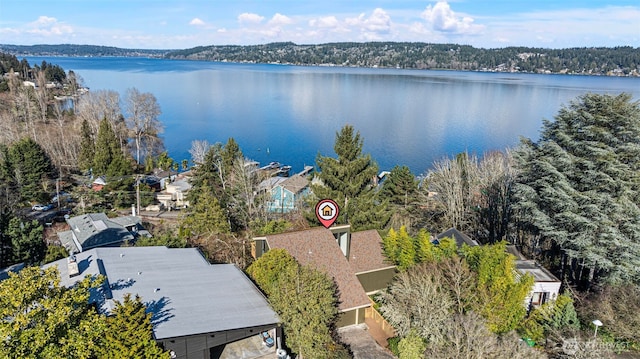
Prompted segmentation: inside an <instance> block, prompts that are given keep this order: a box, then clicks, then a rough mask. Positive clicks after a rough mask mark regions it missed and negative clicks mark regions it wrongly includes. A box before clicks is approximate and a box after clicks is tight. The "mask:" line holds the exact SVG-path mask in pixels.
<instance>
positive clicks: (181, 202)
mask: <svg viewBox="0 0 640 359" xmlns="http://www.w3.org/2000/svg"><path fill="white" fill-rule="evenodd" d="M189 190H191V183H189V180H188V179H187V178H186V177H184V178H181V177H178V178H177V179H176V180H175V181H174V182H171V183H166V188H165V190H164V191H162V192H158V193H156V199H157V200H158V201H159V202H160V203H161V204H162V206H163V207H164V208H168V209H175V208H186V207H189V200H187V195H188V193H189Z"/></svg>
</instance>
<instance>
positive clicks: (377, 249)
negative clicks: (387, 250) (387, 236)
mask: <svg viewBox="0 0 640 359" xmlns="http://www.w3.org/2000/svg"><path fill="white" fill-rule="evenodd" d="M349 256H350V258H349V263H351V267H352V268H353V270H354V271H355V272H356V273H361V272H368V271H373V270H376V269H382V268H388V267H391V266H393V264H392V263H389V262H387V260H386V258H385V257H384V255H383V254H382V238H381V237H380V235H379V234H378V231H376V230H375V229H372V230H369V231H362V232H354V233H351V249H350V251H349Z"/></svg>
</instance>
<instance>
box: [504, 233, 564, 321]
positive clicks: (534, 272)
mask: <svg viewBox="0 0 640 359" xmlns="http://www.w3.org/2000/svg"><path fill="white" fill-rule="evenodd" d="M507 252H508V253H510V254H512V255H513V256H515V257H516V270H517V271H518V273H521V274H523V275H524V274H530V275H531V276H532V277H533V280H534V283H533V288H532V289H531V292H529V295H528V296H527V298H526V299H525V304H526V306H527V308H528V309H533V308H537V307H539V306H541V305H543V304H544V303H546V302H548V301H550V300H556V298H557V297H558V295H559V294H560V286H561V285H562V282H560V279H558V278H557V277H556V276H555V275H553V274H552V273H551V272H549V270H547V269H546V268H545V267H543V266H541V265H540V263H538V262H537V261H535V260H531V259H527V258H525V256H523V255H522V253H520V251H519V250H518V248H516V246H514V245H512V244H510V245H507Z"/></svg>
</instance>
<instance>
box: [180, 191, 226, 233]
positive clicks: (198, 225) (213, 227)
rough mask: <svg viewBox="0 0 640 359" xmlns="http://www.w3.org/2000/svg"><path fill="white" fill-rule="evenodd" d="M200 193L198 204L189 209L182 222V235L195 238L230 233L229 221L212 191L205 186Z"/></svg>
mask: <svg viewBox="0 0 640 359" xmlns="http://www.w3.org/2000/svg"><path fill="white" fill-rule="evenodd" d="M200 191H201V194H200V197H199V200H198V202H196V203H195V204H192V205H191V206H190V207H189V212H188V214H187V216H186V217H185V218H184V220H183V221H182V224H181V226H180V228H181V230H180V231H181V233H182V235H183V236H186V237H189V238H197V237H208V236H213V235H216V234H221V233H230V232H231V228H230V227H229V220H228V218H227V216H226V213H225V211H224V210H223V209H222V207H221V206H220V202H219V201H218V199H217V198H216V196H215V195H214V193H213V191H212V190H211V189H210V188H209V186H207V185H205V186H203V187H202V188H201V189H200Z"/></svg>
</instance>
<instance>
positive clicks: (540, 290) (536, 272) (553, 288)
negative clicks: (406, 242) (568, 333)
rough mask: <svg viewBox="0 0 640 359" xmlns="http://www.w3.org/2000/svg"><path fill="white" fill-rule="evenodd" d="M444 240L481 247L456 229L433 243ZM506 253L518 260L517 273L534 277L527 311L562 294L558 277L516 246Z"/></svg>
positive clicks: (447, 232) (526, 300) (445, 233)
mask: <svg viewBox="0 0 640 359" xmlns="http://www.w3.org/2000/svg"><path fill="white" fill-rule="evenodd" d="M443 238H452V239H454V240H455V241H456V244H457V245H458V247H462V246H463V245H464V244H466V245H468V246H470V247H474V246H479V245H480V244H479V243H478V242H477V241H476V240H474V239H473V238H471V237H469V236H468V235H466V234H464V233H462V232H460V231H458V230H457V229H455V228H450V229H448V230H446V231H444V232H442V233H440V234H438V235H437V236H436V239H435V240H433V241H432V243H433V244H438V243H439V241H438V240H441V239H443ZM506 251H507V253H509V254H511V255H513V256H514V257H515V258H516V260H515V264H516V271H517V272H518V273H519V274H520V275H525V274H530V275H531V276H532V277H533V280H534V283H533V288H531V291H530V292H529V295H528V296H527V298H526V299H525V306H526V307H527V309H532V308H535V307H539V306H541V305H542V304H544V303H546V302H548V301H550V300H555V299H556V298H557V297H558V295H559V294H560V285H561V282H560V280H559V279H558V278H556V276H554V275H553V274H552V273H551V272H549V271H548V270H547V269H546V268H544V267H543V266H541V265H540V264H539V263H538V262H536V261H534V260H529V259H527V258H525V257H524V256H523V255H522V253H520V251H518V249H517V248H516V246H514V245H507V249H506Z"/></svg>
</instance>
